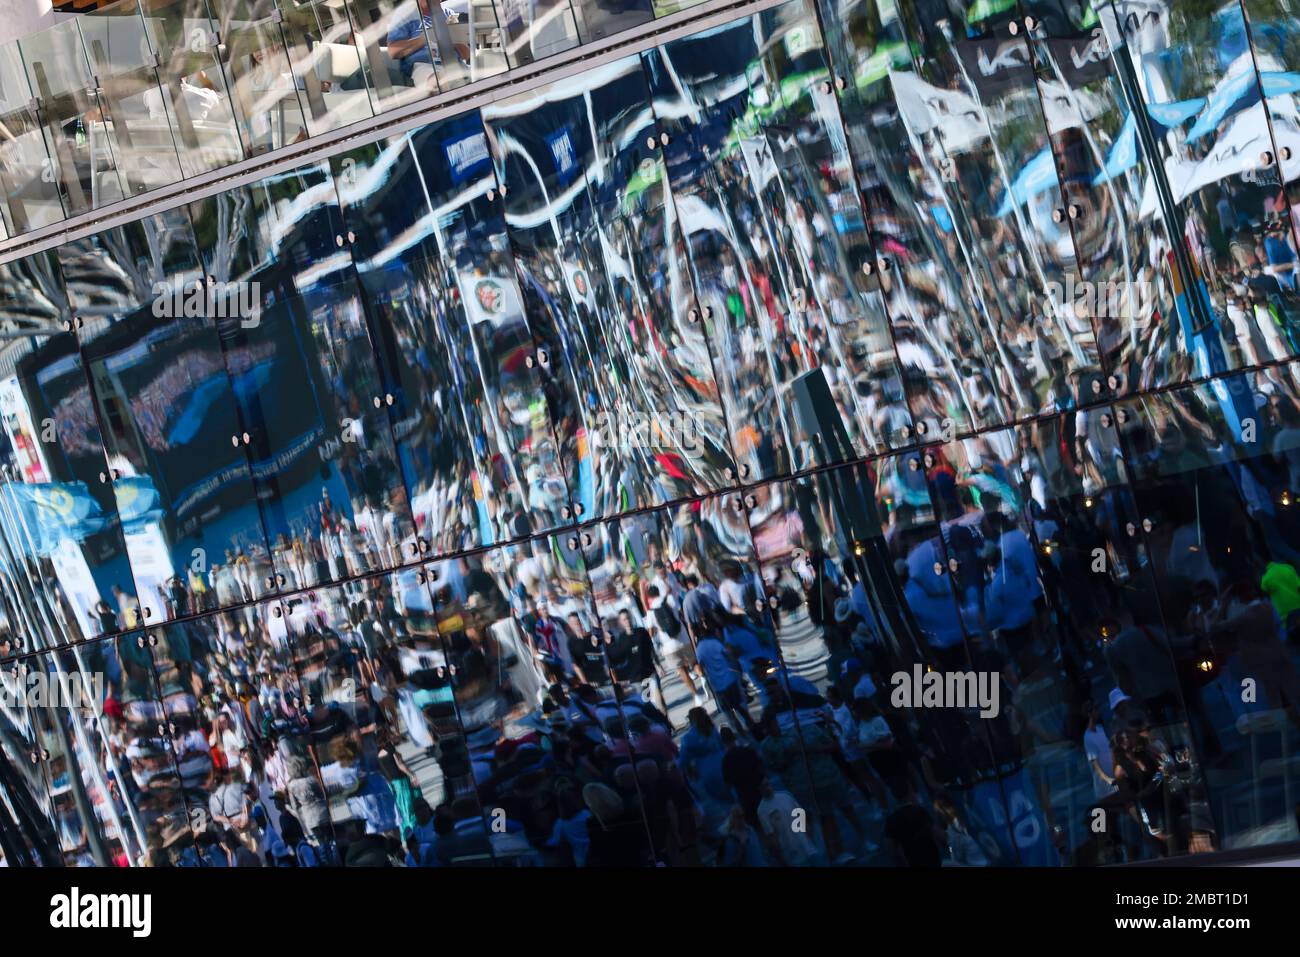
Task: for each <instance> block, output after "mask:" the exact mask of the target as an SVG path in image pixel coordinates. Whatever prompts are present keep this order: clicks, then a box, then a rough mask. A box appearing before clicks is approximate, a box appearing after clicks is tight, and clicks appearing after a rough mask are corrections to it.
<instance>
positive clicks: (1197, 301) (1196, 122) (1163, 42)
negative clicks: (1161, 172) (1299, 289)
mask: <svg viewBox="0 0 1300 957" xmlns="http://www.w3.org/2000/svg"><path fill="white" fill-rule="evenodd" d="M1120 28H1121V29H1122V30H1123V35H1124V38H1125V41H1126V50H1125V51H1123V52H1127V54H1128V58H1129V60H1131V61H1132V64H1133V67H1134V69H1135V70H1137V71H1138V72H1139V75H1141V76H1143V77H1144V80H1143V83H1142V92H1143V95H1144V96H1145V99H1146V109H1147V112H1148V113H1149V114H1152V115H1153V116H1155V118H1156V119H1157V120H1158V121H1159V120H1160V118H1161V117H1163V118H1164V121H1166V122H1168V123H1169V124H1171V126H1170V129H1169V133H1168V135H1167V136H1165V137H1164V138H1163V140H1162V142H1164V143H1165V144H1166V146H1167V147H1168V149H1169V155H1168V156H1167V157H1166V158H1165V160H1164V165H1165V172H1166V179H1167V182H1168V187H1169V190H1170V193H1171V195H1172V199H1173V201H1174V203H1176V204H1177V208H1176V210H1173V211H1167V210H1163V208H1162V205H1161V204H1160V203H1158V202H1156V196H1157V191H1156V190H1155V189H1152V190H1151V199H1150V201H1148V202H1147V203H1146V204H1145V205H1146V206H1147V207H1149V208H1150V209H1151V210H1152V212H1155V211H1157V210H1159V211H1160V212H1161V214H1162V215H1166V216H1170V217H1172V218H1173V219H1174V220H1175V224H1176V225H1175V228H1176V229H1178V230H1179V231H1181V232H1182V233H1183V234H1184V235H1185V237H1186V240H1187V249H1188V255H1189V256H1190V258H1191V260H1192V266H1191V267H1189V268H1194V269H1195V270H1196V275H1195V276H1194V277H1193V280H1192V281H1191V282H1189V283H1188V285H1189V286H1190V287H1191V288H1190V289H1189V290H1188V293H1187V295H1186V296H1184V297H1183V300H1184V301H1183V308H1181V309H1180V310H1179V312H1178V321H1179V335H1180V337H1181V340H1182V348H1183V349H1184V350H1185V351H1186V352H1187V353H1188V362H1189V363H1190V366H1191V370H1190V376H1195V377H1202V376H1211V375H1216V374H1221V373H1223V372H1226V371H1228V370H1230V369H1237V368H1240V367H1242V366H1243V365H1255V364H1258V363H1261V362H1270V361H1274V360H1280V359H1284V358H1287V357H1289V356H1293V355H1295V354H1296V343H1297V340H1296V337H1295V330H1294V329H1293V325H1294V324H1293V321H1292V320H1291V319H1290V318H1289V316H1290V314H1291V313H1292V312H1293V311H1294V304H1293V299H1294V290H1293V288H1292V287H1293V285H1294V282H1293V281H1292V280H1291V279H1290V276H1291V275H1292V274H1293V272H1294V269H1293V268H1292V267H1293V266H1294V257H1295V252H1294V251H1293V250H1291V248H1290V244H1291V243H1292V242H1293V241H1294V240H1293V237H1291V236H1290V213H1289V204H1287V203H1286V202H1285V200H1282V199H1281V198H1280V189H1279V186H1280V184H1281V180H1280V178H1279V175H1278V164H1277V159H1276V157H1277V149H1276V146H1275V144H1274V141H1273V139H1272V138H1271V136H1270V119H1269V114H1268V111H1267V110H1266V108H1265V104H1264V103H1262V102H1261V101H1260V82H1259V76H1258V73H1257V71H1256V63H1255V60H1254V56H1253V53H1252V50H1251V47H1250V45H1249V43H1248V42H1247V41H1246V38H1245V35H1244V27H1243V22H1242V15H1241V8H1240V6H1239V5H1237V4H1235V3H1234V4H1230V5H1228V6H1226V7H1224V8H1223V9H1222V10H1220V11H1219V12H1218V13H1217V14H1216V15H1215V16H1213V17H1205V16H1203V15H1202V14H1200V13H1190V12H1189V11H1188V10H1184V9H1181V8H1178V9H1172V10H1170V11H1169V12H1168V14H1167V15H1166V14H1163V13H1161V14H1156V13H1150V14H1143V15H1142V16H1140V17H1139V16H1138V15H1137V14H1135V13H1130V14H1128V15H1126V16H1124V17H1123V18H1122V20H1121V26H1120ZM1287 169H1291V170H1294V169H1295V160H1294V159H1293V160H1292V161H1291V163H1290V164H1289V165H1288V167H1287ZM1279 275H1280V278H1279Z"/></svg>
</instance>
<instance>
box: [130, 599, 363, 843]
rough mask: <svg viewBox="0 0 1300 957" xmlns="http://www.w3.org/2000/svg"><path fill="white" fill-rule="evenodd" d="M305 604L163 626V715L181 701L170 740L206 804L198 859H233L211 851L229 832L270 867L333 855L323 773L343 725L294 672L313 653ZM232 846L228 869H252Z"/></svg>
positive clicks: (196, 796)
mask: <svg viewBox="0 0 1300 957" xmlns="http://www.w3.org/2000/svg"><path fill="white" fill-rule="evenodd" d="M305 605H307V603H305V601H303V599H302V598H292V599H289V601H283V602H282V601H278V599H273V601H270V602H265V603H261V605H248V606H246V607H243V609H240V610H238V611H227V612H221V614H217V615H209V616H207V618H201V619H196V620H192V622H183V623H178V624H173V625H169V627H168V628H165V629H162V633H165V635H166V645H165V649H166V650H165V651H164V650H161V649H164V645H162V644H161V642H160V645H159V650H155V658H156V659H157V662H159V681H160V685H161V688H162V692H164V696H165V697H164V702H165V703H168V705H169V711H170V710H172V703H170V702H177V703H178V705H179V706H181V707H178V709H177V711H182V714H181V716H173V722H174V723H175V724H177V726H178V729H177V731H175V732H174V736H173V741H174V746H175V752H177V761H178V765H179V767H181V774H182V778H183V779H185V780H186V784H187V787H188V788H190V789H191V794H192V797H191V800H192V801H195V804H199V805H201V806H203V807H204V809H207V814H205V815H201V817H200V818H199V819H200V820H203V822H204V824H205V832H204V833H200V836H199V840H200V843H201V844H204V845H205V846H211V848H213V850H211V852H205V858H207V857H209V856H213V854H218V856H220V857H224V858H226V859H229V858H230V857H231V856H233V854H231V853H222V850H221V848H220V846H218V845H220V844H221V843H222V839H224V836H225V830H226V828H227V827H233V828H234V830H235V831H237V836H238V837H239V840H240V844H242V845H243V846H247V848H248V849H250V850H251V852H252V853H253V854H256V856H257V859H261V861H264V862H265V863H266V865H269V866H276V867H285V866H299V867H320V866H329V865H333V863H337V861H338V859H339V858H338V846H337V844H335V839H334V830H333V827H331V823H330V814H329V806H328V798H326V791H325V787H324V784H322V781H321V774H320V755H321V753H322V752H325V750H328V748H329V746H330V741H331V740H333V739H334V737H335V732H337V731H338V728H337V727H335V724H334V722H333V720H331V715H330V714H325V713H324V711H318V710H316V709H313V706H312V703H311V701H309V698H308V693H307V690H305V688H304V685H303V683H300V681H299V674H298V671H296V667H298V666H299V664H305V663H308V662H309V655H311V654H312V651H313V650H315V649H313V646H312V632H311V628H309V625H308V619H307V615H305V612H304V611H303V609H304V607H305ZM299 641H300V642H302V644H296V642H299ZM194 696H198V702H196V703H195V697H194ZM185 707H191V709H192V714H188V715H186V714H183V709H185ZM204 774H205V775H207V778H205V779H204ZM240 793H242V794H243V797H240ZM240 809H244V810H243V811H240ZM224 818H225V820H222V819H224ZM231 819H233V823H231ZM229 850H230V852H233V853H234V854H238V859H237V861H234V865H235V866H252V858H250V856H248V854H246V853H242V852H239V849H238V846H235V848H229Z"/></svg>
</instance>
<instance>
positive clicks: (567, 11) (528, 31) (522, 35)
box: [444, 0, 644, 78]
mask: <svg viewBox="0 0 1300 957" xmlns="http://www.w3.org/2000/svg"><path fill="white" fill-rule="evenodd" d="M579 2H581V0H579ZM642 2H644V0H632V4H633V5H635V4H639V3H642ZM448 6H451V4H450V3H449V4H448ZM465 6H466V7H467V11H466V15H467V19H468V20H469V22H470V38H471V39H470V46H471V48H473V49H475V51H476V52H475V56H476V57H478V56H482V54H481V53H479V52H477V49H478V47H477V44H483V45H485V46H487V47H488V48H489V49H490V50H495V49H498V48H500V47H501V45H502V40H501V39H500V34H501V33H502V32H504V34H505V37H504V47H505V54H506V58H507V60H508V62H509V64H510V66H512V67H518V66H524V65H525V64H527V63H532V62H534V61H536V60H541V59H544V58H545V57H548V56H551V55H552V54H554V53H563V52H564V51H565V50H569V49H572V48H573V47H576V46H577V45H578V44H579V43H582V42H585V40H584V39H581V38H580V37H587V36H588V34H587V33H586V32H585V31H584V32H582V33H581V34H580V33H579V28H578V25H577V20H576V18H575V14H574V5H573V0H495V3H489V2H488V0H467V2H466V4H465ZM493 6H495V8H496V22H497V23H498V24H500V30H499V31H498V32H497V33H492V32H490V28H489V32H488V33H487V35H486V36H484V35H483V34H482V33H481V32H480V31H479V29H476V27H475V26H474V24H476V23H489V22H490V21H491V8H492V7H493ZM444 9H446V7H444ZM633 15H634V16H636V15H637V14H636V13H634V14H633ZM471 62H474V61H471ZM487 62H489V63H492V62H495V61H494V60H488V61H487ZM476 78H477V76H476Z"/></svg>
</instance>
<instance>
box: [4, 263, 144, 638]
mask: <svg viewBox="0 0 1300 957" xmlns="http://www.w3.org/2000/svg"><path fill="white" fill-rule="evenodd" d="M63 281H64V277H63V275H62V273H61V271H60V269H59V263H58V260H57V257H56V256H55V254H54V253H53V252H47V253H40V254H38V255H35V256H30V257H28V258H26V259H21V260H15V261H14V262H10V263H8V264H6V265H4V266H0V315H2V316H3V318H4V319H5V320H6V321H7V322H10V323H13V324H14V325H15V326H16V327H17V328H19V329H21V330H23V331H25V332H26V333H27V334H28V335H29V336H30V338H22V339H17V340H13V341H11V342H10V343H8V344H7V347H6V350H5V361H6V364H9V367H10V368H11V370H12V372H11V375H10V376H9V377H8V378H7V379H6V381H5V384H4V386H3V388H2V389H0V417H2V418H3V421H4V433H5V436H6V438H7V439H8V441H9V446H10V449H11V450H12V459H11V466H10V467H11V468H12V479H13V481H12V483H11V484H9V485H7V486H6V489H7V491H6V492H5V493H4V499H3V502H0V522H2V524H3V527H4V530H5V538H6V540H7V543H8V546H9V548H10V550H11V551H12V552H13V554H12V555H11V556H10V559H11V560H12V561H14V564H13V565H12V566H11V567H10V573H11V575H12V576H13V578H14V580H15V584H16V585H18V586H19V587H24V586H23V584H22V583H24V582H26V585H25V587H27V588H35V589H36V592H37V596H41V595H43V596H44V600H46V601H47V602H48V610H47V614H49V615H52V616H53V620H54V621H56V622H57V623H58V626H57V627H55V628H53V629H52V630H50V631H48V632H47V634H48V637H49V639H50V640H51V641H54V642H65V641H75V640H79V639H81V638H90V637H93V636H95V635H98V634H111V633H115V632H117V631H118V630H119V628H127V627H133V626H134V625H136V624H137V623H138V619H137V618H136V617H135V616H136V614H137V613H138V605H137V603H136V597H135V582H134V580H133V578H132V574H131V568H130V565H129V564H128V562H127V552H126V547H125V545H124V543H123V540H122V527H121V523H120V521H119V518H118V508H117V500H116V498H115V496H114V494H113V489H112V485H111V484H109V482H108V472H107V459H106V457H105V454H104V446H103V439H102V436H101V434H100V427H99V421H98V418H97V416H96V409H95V402H94V399H93V397H92V395H91V392H90V389H89V387H88V385H87V379H86V370H85V367H84V364H83V362H82V357H81V353H80V352H79V350H78V348H77V339H76V337H75V336H74V335H72V334H71V333H70V332H67V331H63V328H64V323H67V326H66V328H68V329H70V328H71V326H72V320H71V319H70V318H69V316H70V315H71V313H70V310H69V309H68V302H67V299H66V298H65V294H64V288H63ZM20 556H25V560H23V559H20Z"/></svg>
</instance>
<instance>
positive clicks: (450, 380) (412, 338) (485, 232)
mask: <svg viewBox="0 0 1300 957" xmlns="http://www.w3.org/2000/svg"><path fill="white" fill-rule="evenodd" d="M334 166H335V170H336V175H335V179H336V182H337V184H338V188H339V191H340V195H341V197H342V202H343V206H344V214H345V217H346V219H347V221H348V224H349V225H350V226H354V232H353V235H354V236H355V237H356V239H355V242H354V243H353V245H352V251H353V256H354V258H355V260H356V263H357V268H358V272H359V276H360V281H361V283H362V286H363V288H364V289H365V295H366V299H367V301H368V303H369V305H370V315H371V317H372V334H373V336H374V339H375V342H376V343H377V346H378V349H377V351H378V360H379V364H380V367H381V370H382V371H383V373H384V377H385V381H386V384H387V385H388V389H389V392H388V394H389V395H392V396H393V397H394V398H393V401H392V403H391V404H390V410H391V411H390V416H391V418H392V421H393V423H394V432H395V434H396V435H397V436H398V447H399V453H400V456H401V460H402V468H403V472H404V474H405V476H406V481H407V487H408V488H409V489H410V493H411V500H412V502H413V503H414V508H415V513H416V523H417V525H418V526H419V528H420V529H421V534H422V535H426V536H428V537H430V538H431V539H432V545H431V547H432V548H433V549H434V552H433V553H434V554H444V553H446V552H450V551H455V550H457V549H458V548H465V547H472V546H473V545H476V544H480V543H482V544H489V543H492V542H495V541H501V540H503V539H511V538H516V537H518V536H520V535H524V534H528V533H529V532H530V531H535V530H538V529H542V528H550V527H554V526H556V525H559V524H561V522H562V521H564V519H565V518H567V517H568V516H569V511H570V510H569V505H568V501H569V494H568V491H567V489H566V487H565V485H564V480H563V478H562V476H561V473H560V463H559V456H558V452H557V449H556V444H555V439H554V433H553V431H552V427H551V419H550V415H549V413H548V409H547V398H546V395H545V394H544V393H543V391H542V380H541V378H540V370H538V369H537V368H535V367H530V365H529V364H528V363H527V362H526V356H528V355H530V354H531V353H532V351H533V349H532V336H531V333H530V331H529V328H528V323H527V318H526V316H525V315H524V312H523V305H522V299H521V297H520V295H519V291H518V287H517V286H516V285H515V280H514V276H513V273H514V263H513V260H512V258H511V256H510V252H509V248H508V244H507V240H506V234H505V226H504V222H503V221H502V219H501V212H500V206H499V205H498V204H497V203H496V202H494V200H495V193H496V179H495V177H494V176H493V175H492V170H491V166H490V164H489V160H488V155H487V143H486V140H485V138H484V134H483V129H482V126H481V124H480V123H479V121H478V116H477V114H474V115H471V116H468V117H465V118H463V119H456V120H450V121H447V122H444V123H439V124H435V125H432V126H430V127H425V128H422V129H420V130H418V131H416V133H415V134H414V135H412V136H410V137H402V138H401V139H398V140H396V141H393V142H391V143H389V144H386V145H385V147H384V149H383V150H382V151H380V150H378V149H377V148H367V149H363V150H357V151H354V152H353V153H351V154H348V155H345V156H343V157H341V158H339V159H338V160H337V161H336V162H335V164H334ZM412 194H414V195H417V196H423V197H424V198H425V202H423V203H412V202H411V200H410V196H411V195H412ZM385 400H386V401H387V396H386V397H385ZM433 530H437V532H436V534H433Z"/></svg>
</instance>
